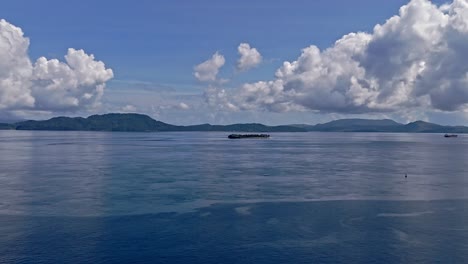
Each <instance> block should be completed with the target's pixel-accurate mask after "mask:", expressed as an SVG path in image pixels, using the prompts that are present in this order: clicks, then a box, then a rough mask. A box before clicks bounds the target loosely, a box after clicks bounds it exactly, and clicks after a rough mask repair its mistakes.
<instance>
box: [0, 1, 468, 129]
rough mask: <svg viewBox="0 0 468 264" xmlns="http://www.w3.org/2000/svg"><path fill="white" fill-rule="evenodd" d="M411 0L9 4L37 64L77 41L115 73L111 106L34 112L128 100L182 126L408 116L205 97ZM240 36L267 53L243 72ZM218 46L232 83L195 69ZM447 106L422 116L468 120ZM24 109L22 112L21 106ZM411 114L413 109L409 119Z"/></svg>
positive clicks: (363, 27) (109, 89)
mask: <svg viewBox="0 0 468 264" xmlns="http://www.w3.org/2000/svg"><path fill="white" fill-rule="evenodd" d="M416 1H417V0H416ZM416 1H415V2H416ZM432 2H433V3H436V4H441V2H436V1H432ZM407 3H408V1H400V0H397V1H371V0H356V1H344V0H317V1H305V0H301V1H266V0H262V1H244V0H241V1H208V0H202V1H138V2H137V3H136V2H135V1H112V2H109V1H90V0H84V1H79V2H73V3H72V2H69V1H59V0H45V1H26V0H15V1H8V2H6V3H3V4H2V9H1V10H0V18H3V19H5V20H6V21H7V22H8V23H11V24H12V25H14V26H16V27H19V28H21V29H22V31H23V32H24V34H25V36H26V37H28V38H29V40H30V46H29V49H28V52H29V56H30V59H31V61H32V62H34V61H35V60H36V59H38V58H39V57H41V56H45V57H46V58H47V59H53V58H57V59H59V60H61V61H63V60H64V59H63V57H64V55H65V54H67V49H68V48H74V49H76V50H79V49H83V50H84V51H85V52H86V53H87V54H94V56H95V58H96V60H99V61H102V62H104V63H105V67H106V68H109V69H112V71H113V78H111V79H109V80H107V81H106V88H105V92H104V95H103V96H102V99H101V100H102V102H103V103H104V104H103V105H104V107H101V108H99V109H98V108H93V109H91V110H90V109H85V108H77V109H73V110H67V109H61V110H46V111H44V110H43V111H41V112H40V113H35V112H34V111H31V110H30V109H29V110H28V111H27V115H29V116H31V115H32V116H33V117H34V116H37V117H41V116H44V117H45V116H53V115H56V114H67V115H87V114H90V113H92V112H93V111H96V112H106V111H119V110H122V109H123V108H125V107H126V106H127V110H134V111H136V112H143V113H147V114H149V115H151V116H152V117H154V118H158V119H160V120H162V121H166V122H172V123H180V124H187V123H193V122H210V123H216V122H218V123H230V122H243V121H245V122H263V123H270V124H278V123H316V122H320V121H326V120H330V119H334V118H341V117H347V116H350V117H351V116H363V117H374V116H375V117H377V118H379V117H392V118H396V119H398V117H399V115H398V113H396V112H395V111H393V110H392V111H387V110H385V111H383V110H381V109H379V110H376V111H367V110H365V111H364V110H363V111H361V110H356V109H357V108H356V109H355V110H352V111H350V112H349V115H348V113H347V112H346V109H345V108H343V109H341V108H340V109H337V110H335V109H333V107H331V109H332V110H330V111H328V110H324V109H321V108H318V107H316V106H315V105H314V106H310V105H308V104H307V105H305V107H303V108H305V109H299V110H298V109H296V108H294V109H293V110H288V111H277V110H272V109H277V108H271V107H266V109H265V107H258V108H257V107H251V108H245V109H240V108H239V109H240V110H239V109H237V110H236V111H232V112H229V111H228V112H223V111H221V110H219V109H218V108H212V107H211V106H204V105H202V104H203V102H202V101H203V99H200V98H198V99H197V97H202V96H203V94H205V93H206V91H205V89H206V88H207V87H213V86H217V87H216V88H218V89H224V90H226V91H227V92H232V93H235V90H236V89H238V88H239V87H241V86H242V85H244V84H246V83H255V82H258V81H262V80H264V81H270V80H274V79H275V78H276V77H275V72H276V71H277V70H278V69H279V68H280V67H282V65H283V62H285V61H289V62H292V61H295V60H297V59H298V57H299V56H300V55H301V50H302V49H304V48H306V47H308V46H310V45H316V46H317V47H318V48H320V49H321V50H325V49H326V48H329V47H332V46H333V45H334V43H335V41H337V40H338V39H340V38H342V37H343V36H344V35H346V34H348V33H350V32H360V31H364V32H368V33H371V32H372V31H373V28H374V26H375V25H376V24H383V23H385V22H386V20H387V19H388V18H390V17H392V16H393V15H397V14H398V12H399V8H400V7H401V6H403V5H405V4H407ZM240 43H248V44H250V46H251V47H252V48H255V49H257V50H258V51H259V52H260V53H261V56H262V62H261V63H260V64H259V65H256V66H255V67H253V68H251V69H250V70H248V71H241V72H239V71H237V70H236V62H237V60H238V58H239V54H238V50H237V48H238V46H239V44H240ZM215 52H219V54H221V55H222V56H224V58H225V64H224V66H222V68H220V72H219V74H218V76H217V77H218V78H219V79H220V80H221V79H227V80H229V81H228V82H225V83H222V84H221V83H204V82H200V81H197V79H196V78H194V67H195V66H196V65H198V64H200V63H202V62H204V61H206V60H208V59H209V58H210V57H211V56H212V55H213V54H214V53H215ZM233 96H234V97H236V95H235V94H234V95H233ZM178 98H180V100H179V101H181V102H183V103H184V104H185V105H187V106H190V107H189V109H180V108H177V107H172V106H170V105H166V106H159V105H158V104H162V102H168V101H170V102H173V103H174V104H177V103H178V102H177V100H178ZM197 100H198V101H197ZM36 101H37V100H36ZM192 101H197V102H192ZM150 105H151V107H150ZM192 105H197V106H196V107H195V106H193V107H192ZM182 108H185V107H182ZM155 109H156V110H155ZM366 109H367V108H366ZM447 109H448V108H446V107H445V108H444V107H441V109H436V111H427V112H424V113H420V110H418V111H419V112H418V115H416V116H414V117H415V118H416V117H421V118H423V119H424V118H425V119H428V120H433V121H439V122H440V121H445V123H453V122H458V123H459V122H462V121H464V120H465V119H464V114H460V113H461V112H462V111H452V109H450V111H449V112H450V113H447V111H446V110H447ZM182 110H185V111H182ZM186 110H189V111H186ZM0 111H2V110H1V109H0ZM5 111H6V110H5ZM15 111H16V110H15ZM214 112H216V114H213V113H214ZM221 112H223V113H221ZM15 113H20V114H21V112H20V111H16V112H15ZM218 113H219V114H218ZM428 113H429V114H428ZM405 118H406V119H411V118H412V117H402V118H400V120H406V119H405Z"/></svg>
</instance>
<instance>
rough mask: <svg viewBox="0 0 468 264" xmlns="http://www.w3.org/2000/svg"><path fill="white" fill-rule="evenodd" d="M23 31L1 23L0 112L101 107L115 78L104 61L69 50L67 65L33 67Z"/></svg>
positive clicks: (42, 62) (40, 61)
mask: <svg viewBox="0 0 468 264" xmlns="http://www.w3.org/2000/svg"><path fill="white" fill-rule="evenodd" d="M28 48H29V39H28V38H26V37H25V36H24V34H23V31H22V30H21V28H19V27H16V26H14V25H12V24H10V23H8V22H7V21H5V20H3V19H2V20H0V111H17V110H25V111H50V112H54V111H65V112H67V111H77V110H81V109H86V108H90V107H94V106H96V105H97V104H99V101H100V98H101V96H102V94H103V92H104V88H105V83H106V82H107V81H108V80H110V79H111V78H112V77H113V72H112V70H111V69H106V67H105V65H104V63H103V62H101V61H96V60H95V58H94V56H93V55H88V54H86V53H85V52H84V51H83V50H75V49H69V50H68V53H67V55H66V56H65V61H64V62H61V61H59V60H57V59H51V60H48V59H46V58H45V57H40V58H39V59H37V61H36V62H35V63H32V62H31V60H30V58H29V56H28Z"/></svg>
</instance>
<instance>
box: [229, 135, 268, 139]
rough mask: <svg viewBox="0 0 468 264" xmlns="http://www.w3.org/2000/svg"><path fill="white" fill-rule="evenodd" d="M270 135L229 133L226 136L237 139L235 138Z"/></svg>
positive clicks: (265, 136) (266, 136)
mask: <svg viewBox="0 0 468 264" xmlns="http://www.w3.org/2000/svg"><path fill="white" fill-rule="evenodd" d="M269 137H270V135H268V134H231V135H229V136H228V138H230V139H237V138H269Z"/></svg>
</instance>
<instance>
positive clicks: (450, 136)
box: [444, 134, 458, 138]
mask: <svg viewBox="0 0 468 264" xmlns="http://www.w3.org/2000/svg"><path fill="white" fill-rule="evenodd" d="M444 137H446V138H454V137H458V135H456V134H445V135H444Z"/></svg>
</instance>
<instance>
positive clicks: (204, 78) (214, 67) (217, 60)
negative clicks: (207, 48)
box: [193, 52, 225, 82]
mask: <svg viewBox="0 0 468 264" xmlns="http://www.w3.org/2000/svg"><path fill="white" fill-rule="evenodd" d="M224 63H225V59H224V56H223V55H221V54H219V53H218V52H216V53H215V54H213V56H212V57H211V58H210V59H208V60H206V61H205V62H202V63H201V64H198V65H197V66H195V67H194V73H193V75H194V76H195V78H197V80H199V81H201V82H214V81H216V76H217V75H218V72H219V69H220V68H221V67H223V65H224Z"/></svg>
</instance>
